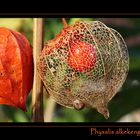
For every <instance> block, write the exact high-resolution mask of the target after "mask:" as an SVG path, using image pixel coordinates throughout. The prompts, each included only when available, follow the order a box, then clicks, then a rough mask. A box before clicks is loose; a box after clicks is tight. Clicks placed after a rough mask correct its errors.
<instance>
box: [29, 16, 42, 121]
mask: <svg viewBox="0 0 140 140" xmlns="http://www.w3.org/2000/svg"><path fill="white" fill-rule="evenodd" d="M43 23H44V20H43V18H34V32H33V57H34V83H33V94H32V121H33V122H43V121H44V114H43V84H42V82H41V79H40V78H39V76H38V73H37V60H38V58H39V54H40V52H41V50H42V48H43V44H44V40H43V38H44V24H43Z"/></svg>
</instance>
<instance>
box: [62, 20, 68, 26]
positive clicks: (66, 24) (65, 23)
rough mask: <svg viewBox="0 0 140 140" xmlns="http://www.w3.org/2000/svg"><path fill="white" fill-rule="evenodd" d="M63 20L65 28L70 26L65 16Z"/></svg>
mask: <svg viewBox="0 0 140 140" xmlns="http://www.w3.org/2000/svg"><path fill="white" fill-rule="evenodd" d="M62 22H63V24H64V27H65V28H67V27H68V26H69V25H68V23H67V21H66V19H65V18H62Z"/></svg>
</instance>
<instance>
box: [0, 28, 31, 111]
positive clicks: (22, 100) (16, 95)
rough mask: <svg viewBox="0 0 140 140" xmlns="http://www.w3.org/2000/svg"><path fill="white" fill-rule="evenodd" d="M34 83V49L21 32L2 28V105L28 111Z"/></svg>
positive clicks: (0, 55)
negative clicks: (27, 102) (29, 95)
mask: <svg viewBox="0 0 140 140" xmlns="http://www.w3.org/2000/svg"><path fill="white" fill-rule="evenodd" d="M32 83H33V56H32V47H31V45H30V43H29V42H28V40H27V39H26V38H25V36H24V35H22V34H20V33H19V32H16V31H12V30H9V29H7V28H0V104H6V105H11V106H16V107H18V108H21V109H22V110H26V99H27V97H28V94H29V93H30V90H31V89H32Z"/></svg>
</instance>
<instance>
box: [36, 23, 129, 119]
mask: <svg viewBox="0 0 140 140" xmlns="http://www.w3.org/2000/svg"><path fill="white" fill-rule="evenodd" d="M128 68H129V57H128V51H127V47H126V44H125V42H124V40H123V38H122V36H121V35H120V34H119V33H118V32H117V31H115V30H114V29H111V28H109V27H107V26H106V25H105V24H103V23H102V22H100V21H81V22H76V23H75V24H74V25H72V26H69V27H66V28H64V29H63V30H62V31H61V32H60V33H59V34H58V35H57V36H56V37H55V38H54V39H53V40H50V41H48V42H47V43H46V45H45V47H44V49H43V51H42V53H41V55H40V58H39V62H38V72H39V75H40V77H41V79H42V81H43V83H44V85H45V86H46V88H47V90H48V91H49V93H50V95H51V97H53V98H54V99H55V101H56V102H57V103H59V104H61V105H63V106H66V107H74V108H75V107H76V108H80V107H79V106H80V105H81V108H82V104H83V105H85V106H86V107H92V108H96V109H97V111H98V112H100V113H101V114H103V115H104V116H105V118H108V117H109V111H108V109H107V104H108V102H109V101H110V100H111V99H112V98H113V97H114V95H115V94H116V93H117V92H118V91H119V89H120V87H121V86H122V84H123V83H124V81H125V79H126V76H127V73H128ZM77 101H78V102H77Z"/></svg>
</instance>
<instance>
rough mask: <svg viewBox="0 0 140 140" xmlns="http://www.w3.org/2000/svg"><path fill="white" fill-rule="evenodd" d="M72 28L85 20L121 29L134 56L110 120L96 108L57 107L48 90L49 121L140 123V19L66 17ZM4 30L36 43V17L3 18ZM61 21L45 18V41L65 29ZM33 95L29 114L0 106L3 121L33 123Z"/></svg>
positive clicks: (111, 106)
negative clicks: (14, 32) (49, 96)
mask: <svg viewBox="0 0 140 140" xmlns="http://www.w3.org/2000/svg"><path fill="white" fill-rule="evenodd" d="M66 20H67V22H68V24H69V25H72V24H74V23H75V22H76V21H81V20H99V21H102V22H103V23H105V24H106V25H107V26H109V27H112V28H114V29H115V30H117V31H118V32H119V33H120V34H121V35H122V36H123V38H124V40H125V41H126V44H127V46H128V51H129V57H130V65H129V73H128V76H127V79H126V81H125V83H124V84H123V87H122V88H121V90H120V91H119V92H118V93H117V94H116V95H115V97H114V98H113V99H112V100H111V101H110V102H109V104H108V108H109V110H110V118H109V119H108V120H106V119H105V118H104V117H103V116H102V115H101V114H99V113H98V112H97V111H96V110H95V109H92V108H85V109H83V110H81V111H77V110H74V109H69V108H65V107H62V106H60V105H58V104H56V103H55V102H54V101H53V100H51V99H50V98H48V95H47V93H46V91H45V90H44V119H45V122H140V18H66ZM0 27H7V28H10V29H13V30H16V31H19V32H21V33H22V34H24V35H25V36H26V37H27V39H28V40H29V41H30V43H31V44H32V42H33V37H32V36H33V19H32V18H0ZM62 28H63V24H62V21H61V18H46V19H45V36H44V41H45V42H46V41H47V40H50V39H53V38H54V37H55V35H56V34H57V33H59V32H60V30H62ZM31 96H32V93H30V95H29V97H28V100H27V112H23V111H22V110H20V109H17V108H15V107H11V106H7V105H0V122H31V117H32V107H31Z"/></svg>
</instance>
